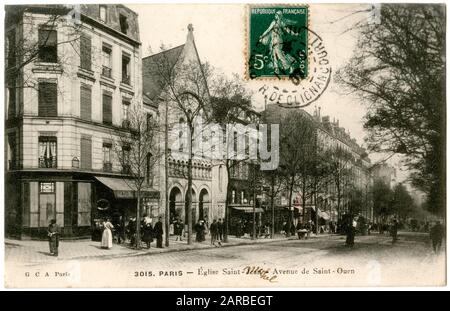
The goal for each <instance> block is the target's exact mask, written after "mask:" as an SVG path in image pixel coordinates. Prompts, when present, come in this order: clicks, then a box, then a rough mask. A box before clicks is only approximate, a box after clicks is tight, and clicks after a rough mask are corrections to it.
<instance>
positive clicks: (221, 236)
mask: <svg viewBox="0 0 450 311" xmlns="http://www.w3.org/2000/svg"><path fill="white" fill-rule="evenodd" d="M217 230H218V233H219V236H218V239H219V241H220V242H222V241H223V232H224V223H223V220H222V218H219V222H218V223H217Z"/></svg>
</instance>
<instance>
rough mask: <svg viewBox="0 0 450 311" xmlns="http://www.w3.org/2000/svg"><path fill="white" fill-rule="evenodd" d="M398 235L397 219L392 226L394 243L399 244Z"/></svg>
mask: <svg viewBox="0 0 450 311" xmlns="http://www.w3.org/2000/svg"><path fill="white" fill-rule="evenodd" d="M397 233H398V221H397V219H394V220H393V221H392V224H391V236H392V243H395V242H397Z"/></svg>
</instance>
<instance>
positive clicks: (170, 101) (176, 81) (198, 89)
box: [143, 47, 210, 244]
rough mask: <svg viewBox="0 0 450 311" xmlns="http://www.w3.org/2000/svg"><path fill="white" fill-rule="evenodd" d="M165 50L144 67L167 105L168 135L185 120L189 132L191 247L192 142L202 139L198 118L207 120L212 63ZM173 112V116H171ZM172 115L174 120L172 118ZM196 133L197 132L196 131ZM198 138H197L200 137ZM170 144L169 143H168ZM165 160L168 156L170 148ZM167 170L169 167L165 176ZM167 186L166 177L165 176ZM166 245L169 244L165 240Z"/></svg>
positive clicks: (189, 229) (188, 216)
mask: <svg viewBox="0 0 450 311" xmlns="http://www.w3.org/2000/svg"><path fill="white" fill-rule="evenodd" d="M167 52H168V50H166V49H165V48H164V47H162V52H161V53H159V54H157V55H156V56H153V57H152V58H151V63H150V64H149V68H144V73H143V74H144V75H145V74H146V72H145V71H146V70H147V71H149V72H148V73H147V74H150V75H151V76H152V77H153V78H154V79H155V80H156V83H157V85H158V87H159V88H160V90H161V93H160V95H159V97H158V99H159V101H160V102H161V103H162V104H163V105H165V109H166V110H165V122H164V123H165V126H166V132H167V131H168V129H169V128H170V127H171V125H174V124H176V123H179V121H182V122H183V123H185V125H186V131H187V154H186V152H184V157H186V158H187V162H188V170H187V180H188V191H187V211H186V212H187V213H188V215H187V221H188V241H187V242H188V244H192V190H191V189H192V179H193V177H192V161H193V143H194V140H195V138H196V135H199V136H200V132H202V129H200V130H199V129H195V127H196V122H197V120H198V119H199V118H201V119H203V120H205V121H206V120H208V114H209V113H210V110H209V103H210V94H209V89H208V84H207V81H208V77H209V75H210V66H209V64H207V63H205V64H203V63H200V62H199V61H196V60H190V61H189V60H187V59H182V58H179V57H176V58H172V57H171V56H170V53H167ZM169 111H170V113H169ZM169 116H170V118H171V119H169ZM180 116H181V118H180V119H179V117H180ZM194 130H197V132H194ZM199 136H198V137H199ZM166 141H167V140H166ZM165 149H166V158H167V157H168V150H167V149H168V148H165ZM167 169H168V167H167V166H166V174H167ZM165 179H166V183H167V175H166V178H165ZM165 197H166V200H165V201H166V210H168V208H167V206H168V193H167V184H166V193H165ZM168 221H169V220H168V215H166V229H167V227H168ZM166 243H167V241H166Z"/></svg>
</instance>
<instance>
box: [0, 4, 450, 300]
mask: <svg viewBox="0 0 450 311" xmlns="http://www.w3.org/2000/svg"><path fill="white" fill-rule="evenodd" d="M4 13H5V14H4V18H5V20H4V34H5V36H4V42H3V43H4V47H5V48H4V51H5V55H4V64H5V76H4V92H5V93H4V94H5V96H4V99H5V102H4V105H3V107H4V109H5V113H4V127H3V129H4V141H5V144H4V148H5V149H4V182H3V187H4V193H5V198H4V208H3V209H2V211H3V215H4V218H3V219H4V227H5V232H4V254H5V261H4V286H5V287H6V288H86V287H87V288H105V287H106V288H117V287H126V288H128V287H133V288H161V287H164V288H169V287H170V288H200V287H203V288H211V287H215V288H217V287H219V288H236V287H239V288H241V287H244V288H274V287H385V286H391V287H392V286H395V287H397V286H402V287H418V286H420V287H422V286H433V287H441V286H446V284H447V279H446V273H447V272H446V260H447V257H446V255H447V253H446V179H445V176H446V82H445V81H446V71H445V68H446V49H445V47H446V6H445V4H436V3H433V4H431V3H425V4H420V3H415V4H400V3H397V4H383V3H373V4H370V3H365V4H356V3H347V4H343V3H341V4H317V3H288V4H285V3H262V4H255V3H252V4H220V5H219V4H131V3H125V4H92V3H90V4H84V3H81V4H67V3H62V4H44V3H34V4H29V5H12V4H10V5H5V6H4ZM231 302H232V304H233V305H235V304H239V303H242V301H241V300H239V301H234V300H233V301H231ZM227 303H229V301H228V302H227Z"/></svg>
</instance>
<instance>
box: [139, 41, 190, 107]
mask: <svg viewBox="0 0 450 311" xmlns="http://www.w3.org/2000/svg"><path fill="white" fill-rule="evenodd" d="M184 46H185V45H184V44H183V45H180V46H177V47H174V48H171V49H169V50H166V51H162V52H160V53H157V54H153V55H150V56H147V57H144V58H143V59H142V78H143V79H142V82H143V93H144V97H147V98H148V99H149V100H150V101H154V100H155V99H156V98H157V97H158V96H159V95H160V94H161V92H162V90H163V89H164V87H165V83H164V81H162V78H161V76H160V74H159V73H158V67H157V66H158V64H161V63H162V62H165V63H167V64H168V65H170V66H175V64H176V63H177V61H178V59H179V58H180V55H181V52H182V51H183V49H184Z"/></svg>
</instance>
